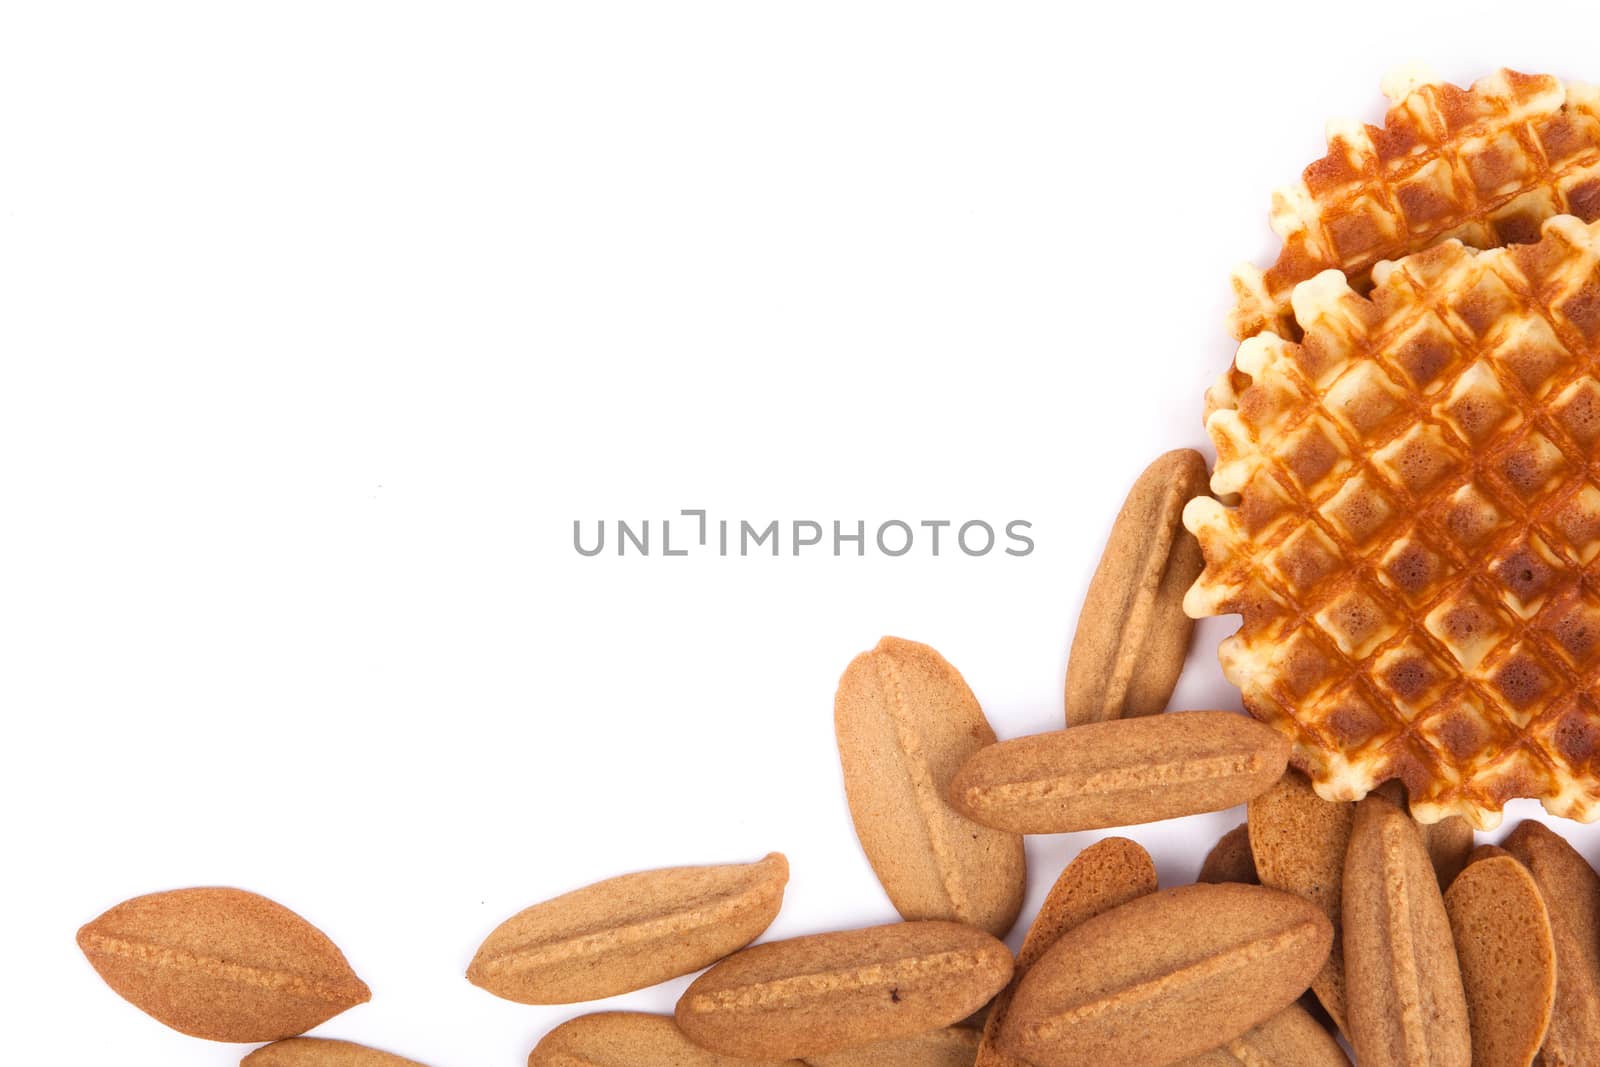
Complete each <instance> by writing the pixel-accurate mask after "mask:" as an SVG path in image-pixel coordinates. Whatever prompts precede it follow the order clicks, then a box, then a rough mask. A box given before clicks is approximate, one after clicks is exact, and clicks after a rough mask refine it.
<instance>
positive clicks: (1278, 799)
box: [1246, 770, 1356, 1030]
mask: <svg viewBox="0 0 1600 1067" xmlns="http://www.w3.org/2000/svg"><path fill="white" fill-rule="evenodd" d="M1355 815H1356V806H1355V805H1354V804H1350V803H1341V802H1334V801H1330V800H1323V799H1322V798H1321V797H1320V796H1318V795H1317V793H1316V790H1314V789H1312V788H1311V782H1310V780H1309V779H1307V778H1306V776H1305V775H1303V774H1301V773H1300V772H1299V771H1296V770H1290V771H1289V772H1288V773H1287V774H1285V775H1284V776H1283V777H1282V778H1281V779H1279V780H1278V782H1277V783H1276V784H1275V785H1273V787H1272V788H1271V789H1268V790H1267V791H1266V792H1265V793H1262V794H1261V795H1260V796H1258V797H1256V798H1255V799H1254V800H1252V801H1250V808H1249V816H1248V821H1247V822H1246V825H1247V826H1248V827H1249V828H1250V852H1251V855H1253V856H1254V857H1255V862H1256V872H1257V873H1258V874H1259V875H1260V876H1261V884H1262V885H1266V886H1271V887H1272V888H1274V889H1282V890H1284V891H1285V892H1289V893H1294V894H1296V895H1297V896H1302V897H1305V898H1306V899H1307V900H1309V901H1311V902H1312V903H1313V904H1315V905H1316V906H1317V907H1319V908H1321V909H1322V913H1323V914H1324V915H1326V916H1327V917H1328V920H1329V921H1330V922H1332V923H1333V930H1334V938H1333V951H1331V952H1329V953H1328V962H1327V964H1326V965H1325V966H1324V967H1323V968H1322V970H1321V971H1320V972H1319V973H1318V974H1317V976H1316V978H1314V979H1312V981H1311V990H1312V992H1313V993H1315V994H1316V997H1317V999H1318V1000H1319V1001H1321V1003H1322V1006H1323V1008H1325V1009H1326V1010H1327V1012H1328V1015H1329V1016H1330V1017H1331V1018H1332V1019H1333V1021H1334V1025H1335V1026H1337V1027H1339V1029H1341V1030H1343V1029H1345V1017H1344V1002H1345V992H1344V949H1343V947H1342V946H1341V944H1340V937H1339V927H1340V925H1341V923H1342V921H1343V910H1342V909H1343V904H1342V902H1341V897H1340V887H1341V886H1342V885H1343V884H1344V857H1345V853H1346V851H1348V849H1349V845H1350V827H1351V825H1352V824H1353V823H1354V821H1355Z"/></svg>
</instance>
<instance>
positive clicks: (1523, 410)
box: [1185, 217, 1600, 829]
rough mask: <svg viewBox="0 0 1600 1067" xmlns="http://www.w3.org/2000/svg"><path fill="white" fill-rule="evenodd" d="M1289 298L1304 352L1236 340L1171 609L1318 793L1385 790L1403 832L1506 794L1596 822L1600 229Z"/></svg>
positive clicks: (1316, 282)
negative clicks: (1390, 785) (1200, 636)
mask: <svg viewBox="0 0 1600 1067" xmlns="http://www.w3.org/2000/svg"><path fill="white" fill-rule="evenodd" d="M1374 281H1375V282H1376V288H1375V290H1374V292H1373V294H1372V297H1371V299H1368V298H1365V297H1362V296H1360V295H1358V294H1357V293H1356V292H1354V291H1353V290H1352V289H1351V287H1350V285H1349V282H1348V281H1347V279H1346V278H1345V276H1344V275H1342V274H1340V273H1339V272H1338V271H1336V270H1330V271H1327V272H1324V273H1323V274H1321V275H1318V276H1317V277H1316V278H1314V279H1313V280H1311V281H1309V282H1306V283H1304V284H1303V285H1301V286H1300V287H1299V288H1298V289H1297V290H1296V292H1295V295H1294V298H1293V306H1294V311H1295V315H1296V318H1297V320H1298V322H1299V324H1300V326H1301V327H1302V328H1303V329H1304V336H1303V339H1302V340H1301V341H1300V342H1298V343H1295V342H1290V341H1286V340H1284V339H1282V338H1280V337H1278V336H1277V335H1276V334H1272V333H1268V334H1263V335H1261V336H1259V337H1255V338H1252V339H1250V340H1248V341H1246V342H1245V343H1244V345H1243V346H1242V347H1241V348H1240V351H1239V356H1238V360H1237V363H1238V367H1239V369H1240V371H1241V372H1243V373H1244V374H1246V375H1248V377H1249V379H1250V385H1249V387H1248V388H1247V389H1246V390H1245V391H1244V392H1243V393H1242V394H1241V395H1240V396H1239V399H1238V408H1237V410H1220V411H1216V412H1214V413H1213V414H1212V415H1211V417H1210V418H1209V419H1208V422H1207V427H1208V430H1209V431H1210V432H1211V435H1212V437H1213V440H1214V441H1215V442H1216V446H1217V451H1218V463H1217V468H1216V472H1215V475H1214V477H1213V482H1212V488H1213V489H1214V491H1216V492H1217V493H1218V494H1219V495H1228V494H1233V493H1238V494H1239V501H1238V505H1237V506H1236V507H1226V506H1224V505H1223V504H1222V503H1220V502H1218V501H1217V500H1213V499H1211V498H1209V497H1203V498H1200V499H1198V500H1195V501H1192V502H1191V503H1190V505H1189V507H1188V509H1187V510H1186V512H1185V522H1186V524H1187V525H1188V526H1189V528H1190V530H1191V531H1192V532H1194V533H1195V534H1196V536H1197V537H1198V538H1199V540H1200V543H1201V547H1202V549H1203V551H1204V554H1205V559H1206V570H1205V572H1204V573H1203V574H1202V576H1201V578H1200V580H1199V581H1198V582H1197V583H1196V584H1195V586H1194V588H1193V589H1191V591H1190V593H1189V597H1188V599H1187V601H1186V603H1185V607H1186V609H1188V611H1189V613H1190V614H1191V615H1194V616H1196V617H1200V616H1205V615H1216V614H1226V613H1232V612H1239V613H1242V615H1243V616H1244V621H1243V625H1242V626H1241V628H1240V630H1239V631H1238V633H1236V634H1235V635H1234V636H1233V637H1230V638H1229V639H1228V640H1227V641H1226V642H1224V644H1223V648H1222V659H1223V667H1224V671H1225V673H1226V674H1227V676H1228V678H1229V680H1230V681H1232V682H1233V683H1234V684H1236V685H1238V686H1239V688H1240V690H1241V691H1242V692H1243V694H1244V697H1245V703H1246V706H1247V707H1248V708H1249V709H1250V711H1251V712H1252V713H1253V714H1255V715H1256V716H1257V717H1258V718H1261V719H1264V720H1265V721H1268V722H1272V723H1275V724H1277V725H1278V726H1279V727H1280V728H1283V729H1284V730H1285V731H1286V732H1287V733H1288V734H1289V736H1290V737H1291V739H1292V740H1293V741H1294V742H1295V746H1296V762H1297V763H1298V764H1300V765H1301V766H1303V768H1304V769H1305V770H1306V771H1307V772H1308V773H1309V774H1310V775H1311V777H1312V779H1313V781H1314V782H1316V783H1317V786H1318V789H1319V791H1320V792H1321V793H1323V795H1324V796H1327V797H1329V798H1330V799H1354V798H1357V797H1360V796H1362V795H1364V794H1365V793H1366V792H1367V791H1368V790H1369V789H1371V788H1372V787H1373V786H1375V785H1377V784H1378V783H1380V782H1382V781H1384V780H1386V779H1388V778H1391V777H1400V778H1402V779H1403V780H1404V781H1405V782H1406V785H1407V788H1408V791H1409V793H1410V795H1411V798H1412V804H1413V811H1414V812H1415V813H1416V814H1417V816H1418V817H1419V818H1421V819H1423V820H1424V821H1432V820H1435V819H1438V818H1442V817H1444V816H1445V815H1448V814H1454V813H1459V814H1462V815H1465V816H1467V817H1468V818H1469V819H1470V820H1471V821H1472V822H1474V823H1475V824H1476V825H1477V826H1479V827H1480V828H1484V829H1488V828H1492V827H1493V826H1494V825H1497V824H1498V822H1499V821H1500V809H1501V807H1502V806H1503V805H1504V803H1505V801H1506V800H1508V799H1510V798H1511V797H1514V796H1533V797H1538V798H1539V799H1541V800H1542V801H1543V802H1544V804H1545V806H1546V808H1547V809H1549V810H1550V811H1551V812H1553V813H1555V814H1558V815H1565V816H1570V817H1573V818H1577V819H1582V820H1585V821H1588V820H1591V819H1593V818H1595V817H1597V816H1600V710H1597V706H1596V703H1595V700H1594V694H1595V692H1596V687H1597V685H1600V448H1597V447H1596V446H1597V442H1600V223H1597V224H1594V225H1586V224H1584V223H1583V222H1581V221H1579V220H1578V219H1575V218H1570V217H1562V218H1557V219H1554V220H1551V221H1550V222H1548V223H1546V225H1545V226H1544V230H1543V238H1542V240H1541V241H1540V242H1539V243H1537V244H1530V245H1521V246H1516V247H1512V248H1506V249H1499V250H1496V251H1493V252H1484V253H1476V252H1473V251H1471V250H1470V249H1468V248H1465V247H1464V246H1463V245H1462V244H1461V243H1459V242H1455V241H1451V242H1448V243H1446V244H1443V245H1440V246H1437V247H1435V248H1433V249H1431V250H1429V251H1427V252H1424V253H1420V254H1418V255H1415V256H1412V257H1411V258H1409V259H1407V260H1404V261H1401V262H1400V263H1398V264H1383V265H1380V266H1379V267H1378V268H1377V270H1376V271H1375V272H1374Z"/></svg>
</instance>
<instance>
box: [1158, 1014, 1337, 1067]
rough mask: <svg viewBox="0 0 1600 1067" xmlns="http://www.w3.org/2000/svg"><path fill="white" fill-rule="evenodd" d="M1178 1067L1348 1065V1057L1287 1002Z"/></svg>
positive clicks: (1330, 1037) (1310, 1020)
mask: <svg viewBox="0 0 1600 1067" xmlns="http://www.w3.org/2000/svg"><path fill="white" fill-rule="evenodd" d="M1179 1067H1350V1059H1349V1057H1347V1056H1346V1055H1345V1054H1344V1049H1342V1048H1340V1047H1339V1042H1338V1041H1336V1040H1334V1037H1333V1035H1332V1034H1330V1033H1328V1031H1326V1030H1324V1029H1323V1028H1322V1024H1321V1023H1319V1022H1317V1020H1315V1019H1313V1018H1312V1017H1311V1013H1310V1012H1308V1011H1306V1010H1305V1009H1304V1008H1302V1007H1301V1006H1300V1005H1298V1004H1291V1005H1289V1006H1288V1007H1287V1008H1284V1009H1283V1010H1282V1011H1280V1012H1279V1013H1278V1014H1276V1015H1274V1016H1273V1017H1272V1018H1270V1019H1268V1020H1267V1021H1266V1022H1264V1023H1262V1024H1261V1025H1260V1026H1258V1027H1256V1028H1255V1029H1254V1030H1250V1031H1247V1032H1245V1033H1243V1034H1240V1035H1239V1036H1238V1037H1236V1038H1234V1039H1233V1040H1232V1041H1229V1042H1228V1043H1227V1044H1225V1045H1223V1046H1221V1047H1220V1048H1214V1049H1212V1050H1211V1051H1210V1052H1202V1053H1201V1054H1200V1055H1198V1056H1193V1057H1190V1058H1189V1059H1186V1060H1184V1061H1182V1063H1181V1064H1180V1065H1179Z"/></svg>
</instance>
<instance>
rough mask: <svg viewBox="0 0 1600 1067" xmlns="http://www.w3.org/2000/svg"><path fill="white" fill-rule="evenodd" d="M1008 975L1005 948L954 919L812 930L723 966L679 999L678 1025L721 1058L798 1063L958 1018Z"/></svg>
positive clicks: (987, 996)
mask: <svg viewBox="0 0 1600 1067" xmlns="http://www.w3.org/2000/svg"><path fill="white" fill-rule="evenodd" d="M1011 970H1012V960H1011V953H1010V951H1008V950H1007V949H1006V947H1005V945H1004V944H1002V943H1001V942H999V941H997V940H995V939H994V938H993V937H990V936H989V935H988V934H986V933H984V932H983V931H982V930H979V929H978V928H977V927H974V926H965V925H962V924H960V923H951V922H937V921H935V922H908V923H895V924H892V925H889V926H874V927H869V928H867V929H864V930H847V931H843V932H840V933H831V934H813V935H811V936H810V937H797V938H792V939H790V940H788V941H770V942H767V943H765V944H761V945H756V946H754V947H752V948H747V949H745V950H744V951H743V952H739V953H736V954H734V955H732V956H730V957H728V958H727V959H725V960H723V961H722V962H721V963H719V964H717V965H716V966H715V967H712V968H711V969H710V970H709V971H707V972H706V973H705V974H702V975H701V976H700V977H699V978H696V979H695V980H694V983H693V984H692V985H690V986H689V988H688V990H687V991H686V992H685V993H684V994H683V996H682V998H680V999H679V1001H678V1009H677V1020H678V1026H679V1028H680V1029H682V1030H683V1032H684V1033H685V1034H686V1035H687V1036H688V1037H689V1039H690V1040H691V1041H693V1042H694V1043H695V1044H697V1045H701V1046H703V1047H705V1048H708V1049H711V1050H713V1051H715V1052H721V1053H723V1054H724V1055H728V1056H749V1057H760V1056H766V1057H771V1058H784V1057H794V1058H800V1059H804V1058H806V1057H810V1056H817V1055H822V1054H824V1053H829V1052H838V1051H840V1050H841V1049H847V1048H853V1047H855V1046H858V1045H870V1044H873V1043H874V1042H878V1041H889V1040H893V1039H895V1038H901V1037H911V1036H914V1035H916V1034H920V1033H924V1032H926V1031H928V1030H934V1029H937V1028H939V1027H942V1026H950V1025H952V1024H954V1023H957V1022H960V1021H961V1020H962V1019H965V1018H966V1017H967V1016H969V1015H971V1014H972V1013H973V1012H974V1011H976V1010H978V1008H980V1007H982V1006H983V1005H984V1004H986V1003H987V1002H988V1001H989V1000H990V999H991V998H992V997H994V995H995V994H996V993H998V992H1000V990H1001V989H1003V988H1005V985H1006V983H1007V982H1009V981H1010V980H1011Z"/></svg>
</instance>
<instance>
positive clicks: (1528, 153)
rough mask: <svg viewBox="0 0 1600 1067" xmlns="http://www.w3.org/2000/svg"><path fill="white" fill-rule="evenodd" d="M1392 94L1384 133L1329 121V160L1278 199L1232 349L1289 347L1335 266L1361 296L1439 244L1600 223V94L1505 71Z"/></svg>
mask: <svg viewBox="0 0 1600 1067" xmlns="http://www.w3.org/2000/svg"><path fill="white" fill-rule="evenodd" d="M1384 89H1385V92H1386V93H1387V94H1388V95H1389V96H1390V97H1391V99H1392V100H1393V104H1392V106H1391V107H1390V108H1389V111H1388V114H1387V115H1386V116H1385V118H1384V124H1383V126H1381V127H1378V126H1370V125H1363V124H1361V123H1354V122H1345V123H1335V124H1332V125H1331V126H1330V130H1329V136H1328V154H1327V155H1326V156H1324V157H1323V158H1322V159H1320V160H1318V161H1317V162H1315V163H1313V164H1311V165H1310V166H1309V167H1307V168H1306V169H1305V172H1304V175H1303V177H1302V179H1301V181H1300V182H1299V183H1298V184H1296V185H1293V186H1289V187H1287V188H1285V189H1282V190H1280V191H1279V192H1278V193H1276V194H1275V195H1274V197H1273V206H1272V216H1271V218H1272V227H1273V229H1274V230H1275V231H1276V232H1277V233H1278V234H1279V235H1280V236H1281V237H1282V238H1283V239H1284V244H1283V251H1282V253H1281V254H1280V256H1279V258H1278V261H1277V262H1276V263H1275V264H1274V265H1273V266H1272V267H1270V268H1268V269H1267V270H1266V271H1262V270H1261V269H1260V268H1258V267H1254V266H1249V265H1247V266H1243V267H1240V268H1238V269H1237V270H1236V271H1235V273H1234V278H1233V288H1234V294H1235V307H1234V310H1233V313H1232V316H1231V319H1230V322H1229V328H1230V329H1231V330H1232V332H1233V335H1234V337H1235V338H1236V339H1239V340H1243V339H1244V338H1246V337H1251V336H1254V335H1255V334H1257V333H1260V332H1262V331H1264V330H1273V331H1275V332H1277V333H1279V334H1281V335H1282V336H1285V337H1289V336H1292V334H1291V332H1290V331H1291V330H1292V328H1293V320H1292V318H1291V316H1290V307H1289V304H1290V294H1291V293H1292V291H1293V288H1294V286H1295V285H1296V284H1297V283H1299V282H1301V281H1304V280H1306V279H1308V278H1310V277H1312V276H1313V275H1315V274H1317V273H1319V272H1321V271H1322V270H1325V269H1328V268H1338V269H1341V270H1343V271H1344V272H1345V273H1346V274H1347V275H1348V276H1349V277H1350V278H1351V280H1352V282H1353V283H1354V284H1355V285H1357V286H1358V287H1359V286H1363V285H1364V284H1365V283H1366V280H1367V277H1368V275H1369V273H1370V271H1371V270H1372V268H1373V267H1374V266H1375V265H1376V264H1378V263H1379V262H1381V261H1384V260H1389V259H1394V258H1398V257H1400V256H1404V255H1408V254H1410V253H1413V252H1418V251H1421V250H1423V249H1425V248H1427V247H1429V246H1431V245H1433V244H1435V243H1437V242H1439V241H1441V240H1445V239H1448V238H1456V239H1458V240H1460V241H1462V242H1463V243H1465V244H1467V245H1470V246H1472V247H1474V248H1494V247H1498V246H1500V245H1506V244H1514V243H1522V242H1531V241H1534V240H1536V239H1537V237H1538V233H1539V226H1540V224H1542V223H1543V221H1544V220H1545V219H1547V218H1551V217H1553V216H1555V215H1559V214H1571V215H1575V216H1578V217H1580V218H1582V219H1584V220H1585V221H1593V220H1594V219H1596V218H1600V89H1597V88H1596V87H1594V86H1589V85H1584V84H1581V83H1572V84H1570V85H1563V84H1562V82H1560V81H1559V80H1558V79H1556V78H1553V77H1549V76H1546V75H1538V76H1535V75H1526V74H1519V73H1517V72H1515V71H1510V70H1502V71H1499V72H1497V73H1495V74H1492V75H1490V76H1488V77H1485V78H1482V79H1480V80H1479V81H1477V82H1475V83H1474V84H1473V85H1472V87H1471V88H1470V89H1461V88H1458V87H1456V86H1454V85H1450V84H1447V83H1444V82H1440V81H1436V80H1433V79H1431V78H1427V77H1426V76H1417V75H1407V74H1404V73H1402V74H1400V75H1397V76H1391V78H1390V79H1388V80H1386V82H1385V86H1384Z"/></svg>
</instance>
